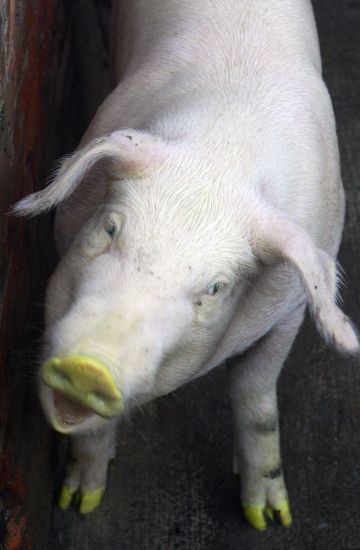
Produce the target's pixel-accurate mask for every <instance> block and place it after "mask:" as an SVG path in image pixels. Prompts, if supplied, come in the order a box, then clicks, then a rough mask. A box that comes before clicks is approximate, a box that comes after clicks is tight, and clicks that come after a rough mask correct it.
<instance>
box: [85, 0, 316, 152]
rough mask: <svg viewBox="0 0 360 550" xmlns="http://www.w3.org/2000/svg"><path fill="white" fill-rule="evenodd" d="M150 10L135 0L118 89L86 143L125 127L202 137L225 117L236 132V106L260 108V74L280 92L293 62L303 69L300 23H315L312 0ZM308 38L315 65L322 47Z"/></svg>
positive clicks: (167, 5) (155, 5)
mask: <svg viewBox="0 0 360 550" xmlns="http://www.w3.org/2000/svg"><path fill="white" fill-rule="evenodd" d="M239 3H240V4H242V5H243V7H242V9H239ZM148 6H149V4H147V5H144V2H142V1H140V0H132V3H131V16H130V18H129V20H128V21H127V23H126V25H125V28H124V29H121V30H120V31H119V34H123V35H124V39H123V42H125V43H126V47H124V52H125V55H123V57H124V60H123V62H122V64H121V63H119V62H118V63H117V65H118V67H121V69H120V68H118V74H117V79H118V80H120V84H119V85H118V86H117V87H116V89H115V90H114V91H113V93H112V94H110V96H109V97H108V98H107V100H106V101H105V102H104V104H103V105H102V106H101V108H100V109H99V115H101V116H96V117H95V119H94V121H93V123H92V124H91V126H90V128H89V129H88V131H87V132H86V134H85V136H84V138H83V143H86V142H87V141H89V140H90V139H92V138H94V137H98V136H100V135H103V134H105V133H108V132H111V131H114V130H116V129H119V128H121V127H129V128H142V129H149V130H152V131H153V132H154V133H157V134H159V135H162V136H163V137H165V138H168V139H176V138H177V139H184V138H185V139H186V138H187V137H188V138H189V139H190V140H191V139H192V138H195V139H197V138H198V139H201V138H202V136H204V135H208V134H209V130H212V129H213V131H214V134H216V133H219V132H218V128H217V127H216V124H215V122H216V121H217V119H219V117H220V115H221V117H223V118H224V119H225V120H226V116H227V112H229V113H231V116H229V120H226V127H227V128H228V130H229V131H232V129H234V131H235V130H236V129H237V128H238V127H239V120H238V119H236V116H235V114H236V113H235V111H234V102H236V103H237V104H238V106H239V108H241V104H244V105H249V98H250V99H251V100H252V101H254V102H255V101H256V102H257V103H258V101H259V99H258V98H259V95H260V94H261V90H259V78H258V75H259V73H261V74H262V79H261V80H262V82H264V85H266V84H267V80H266V78H265V79H264V78H263V76H264V73H267V74H268V75H269V82H270V81H274V79H275V80H276V81H277V90H279V83H280V87H281V82H282V79H283V80H284V84H285V82H286V78H287V71H286V67H287V66H288V64H292V65H293V64H294V63H296V62H297V60H299V61H300V63H301V65H302V66H303V65H304V61H303V55H304V53H303V52H304V46H303V42H304V36H302V35H303V34H306V31H304V30H303V27H304V24H301V22H302V23H304V21H307V23H308V24H309V23H310V24H311V21H312V17H311V12H310V11H309V3H308V1H307V0H303V1H299V0H287V1H286V2H285V1H284V0H267V2H266V9H264V1H263V0H252V1H251V2H249V1H248V0H224V1H223V2H213V1H212V0H211V1H210V0H202V1H196V2H194V1H189V0H184V1H182V2H178V1H175V0H167V1H164V0H161V1H159V0H153V1H152V3H151V9H149V7H148ZM308 34H309V36H308V37H307V40H306V42H307V44H308V49H309V60H313V64H314V65H317V64H319V61H318V57H317V44H314V43H313V42H314V41H313V38H312V36H311V32H309V33H308ZM259 36H261V40H259ZM122 46H123V44H122V45H119V46H118V52H119V55H118V56H117V57H118V58H119V57H120V56H121V55H122V49H123V48H122ZM300 52H301V55H300ZM240 60H241V62H240ZM310 64H311V63H310ZM292 72H293V71H292ZM250 104H251V102H250ZM204 106H206V109H205V108H204ZM239 116H240V114H239ZM210 122H211V124H210Z"/></svg>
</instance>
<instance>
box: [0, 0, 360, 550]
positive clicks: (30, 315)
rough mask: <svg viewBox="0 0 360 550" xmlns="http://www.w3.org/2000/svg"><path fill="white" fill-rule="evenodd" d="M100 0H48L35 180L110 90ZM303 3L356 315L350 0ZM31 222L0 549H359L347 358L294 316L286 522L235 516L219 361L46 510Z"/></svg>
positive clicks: (352, 372)
mask: <svg viewBox="0 0 360 550" xmlns="http://www.w3.org/2000/svg"><path fill="white" fill-rule="evenodd" d="M110 3H111V2H110V0H107V1H106V2H96V1H95V0H94V1H84V0H82V1H78V2H62V3H61V6H60V7H58V8H57V9H58V11H57V12H56V14H55V15H56V18H55V20H56V24H55V25H54V28H53V37H55V38H56V40H55V46H52V47H53V48H55V50H56V52H57V56H58V57H57V64H58V65H57V66H58V67H60V68H61V72H56V71H55V74H54V76H53V77H52V78H49V82H48V85H49V90H50V91H48V94H49V96H48V99H47V100H46V98H45V99H44V109H48V108H49V107H48V105H49V102H50V100H51V101H52V105H55V107H54V111H53V113H55V115H56V116H55V117H53V120H52V121H49V120H47V131H48V132H49V134H48V135H49V140H50V141H51V143H52V146H51V148H50V150H49V151H48V152H47V155H45V156H44V158H42V159H41V161H39V165H40V166H41V168H39V178H38V179H39V183H41V182H42V181H43V179H42V178H43V177H44V175H45V173H46V171H47V169H48V166H49V164H50V160H51V159H52V158H55V157H57V156H59V155H60V154H62V153H64V152H66V151H69V150H71V148H73V147H74V146H75V145H76V143H77V141H78V139H79V137H80V136H81V133H82V131H83V130H84V129H85V127H86V125H87V123H88V122H89V121H90V119H91V116H92V114H93V112H94V110H95V109H96V106H97V105H98V104H99V102H100V101H101V99H102V98H103V97H104V95H105V94H106V91H107V90H108V89H109V86H110V78H109V73H108V69H109V54H108V47H109V44H108V41H107V38H106V36H107V35H106V28H107V26H108V24H109V9H110ZM313 4H314V9H315V15H316V20H317V24H318V30H319V35H320V43H321V50H322V57H323V65H324V78H325V81H326V83H327V85H328V87H329V90H330V94H331V97H332V100H333V104H334V109H335V114H336V119H337V124H338V135H339V143H340V152H341V159H342V174H343V180H344V186H345V190H346V194H347V218H346V227H345V231H344V238H343V244H342V247H341V253H340V258H339V259H340V263H341V265H342V267H343V268H344V270H345V274H346V278H345V280H346V287H345V288H344V289H343V292H342V295H343V299H344V308H345V311H346V313H347V314H349V315H350V317H351V318H352V319H353V320H354V321H355V322H356V324H357V325H358V326H360V303H359V296H360V279H359V270H360V265H359V262H358V243H359V217H360V177H359V176H360V99H359V84H360V70H359V69H360V33H359V28H360V1H359V0H315V1H314V2H313ZM53 64H54V62H51V63H50V62H49V64H48V65H49V70H50V67H51V66H53ZM59 74H60V75H61V78H59V77H57V75H59ZM59 82H61V86H60V84H59ZM55 84H56V86H57V87H58V93H57V95H56V97H55V98H54V94H53V86H54V85H55ZM0 97H1V96H0ZM49 98H50V99H49ZM51 98H52V99H51ZM31 223H32V225H31V227H32V228H33V229H32V230H28V234H26V239H28V241H26V240H25V243H28V242H30V247H29V246H27V257H28V261H29V265H30V268H29V273H30V274H29V280H28V286H29V293H28V294H29V299H28V305H27V306H26V307H25V308H24V306H23V304H22V308H21V309H22V310H24V309H25V311H24V315H26V318H25V321H24V320H22V321H21V322H20V321H19V323H18V325H17V326H16V330H15V329H14V333H15V337H14V341H13V342H12V345H11V350H10V351H9V354H8V358H7V363H6V365H7V366H6V368H7V369H8V370H9V369H10V370H11V375H9V376H10V380H11V384H10V385H11V386H12V388H13V389H12V395H13V399H12V400H11V402H10V404H9V411H8V416H7V417H6V423H5V426H4V428H3V440H4V441H5V444H4V452H3V464H2V480H3V486H2V492H1V494H0V498H2V502H3V507H2V514H1V518H2V519H1V520H0V532H1V527H2V528H3V548H8V549H9V548H10V550H16V548H32V549H36V550H48V549H49V550H50V549H51V550H60V549H64V550H65V549H66V550H69V549H70V548H71V549H72V548H74V549H80V548H81V549H82V550H95V549H96V550H108V549H110V548H111V549H116V550H117V549H121V550H130V549H131V550H143V549H144V550H160V549H161V550H175V549H178V550H183V549H184V550H185V549H191V550H200V549H206V550H235V549H245V550H261V549H267V550H302V549H309V550H322V549H324V550H335V549H336V550H343V549H354V550H360V537H359V531H360V519H359V510H360V444H359V443H360V399H359V393H360V361H359V359H358V358H344V357H342V356H340V355H338V354H337V353H335V352H333V351H331V350H329V349H328V348H327V347H326V346H325V344H324V343H323V342H322V341H321V340H320V338H319V336H318V335H317V333H316V332H315V329H314V326H313V324H312V322H311V321H309V320H308V319H307V320H306V322H305V324H304V326H303V329H302V331H301V334H300V335H299V337H298V339H297V341H296V343H295V346H294V348H293V351H292V353H291V355H290V357H289V359H288V361H287V362H286V365H285V368H284V371H283V373H282V375H281V379H280V383H279V401H280V411H281V424H282V432H281V433H282V450H283V460H284V469H285V475H286V480H287V486H288V490H289V494H290V502H291V505H292V511H293V516H294V523H293V526H292V527H291V528H289V529H286V528H284V527H280V526H277V525H273V526H269V527H268V530H267V531H266V532H264V533H260V532H257V531H255V530H252V529H251V528H250V527H249V526H248V525H247V524H246V523H245V521H244V519H243V517H242V513H241V508H240V503H239V487H238V481H237V480H236V478H234V477H233V475H232V473H231V459H232V418H231V413H230V407H229V402H228V398H227V395H226V383H225V382H226V378H225V372H224V369H223V368H219V369H217V370H216V371H214V372H213V373H210V374H209V375H207V376H206V377H204V378H203V379H201V380H198V381H196V382H194V383H191V384H189V385H188V386H186V387H183V388H182V389H180V390H179V391H177V392H175V393H174V394H172V395H169V396H167V397H166V398H162V399H158V400H156V401H155V402H153V403H152V404H151V405H150V406H149V407H146V408H144V409H143V410H141V411H138V412H137V413H136V414H135V415H134V416H133V417H132V418H131V419H130V421H129V422H127V424H126V425H124V426H121V427H120V429H119V436H118V453H117V459H116V461H115V464H114V466H113V467H112V469H111V472H110V475H109V481H108V488H107V492H106V494H105V497H104V500H103V503H102V505H101V507H100V508H99V509H98V510H97V511H96V512H94V513H93V514H91V515H89V516H87V517H81V516H80V515H79V514H78V513H77V512H76V511H75V510H74V509H72V510H69V511H67V512H62V511H61V510H59V509H58V508H57V507H56V499H57V497H58V492H59V489H60V486H61V480H62V476H63V469H64V464H65V459H66V452H67V444H68V441H67V439H66V438H63V437H61V436H59V435H57V434H55V433H54V432H52V431H51V430H50V429H49V428H48V427H47V426H46V424H45V422H44V420H43V417H42V413H41V412H40V410H39V406H38V403H37V397H36V391H35V384H34V369H35V368H36V357H37V349H38V341H39V336H40V335H41V326H42V321H41V318H42V317H41V310H42V300H43V289H44V285H45V281H46V279H47V276H48V273H49V272H50V271H51V269H52V266H53V262H54V261H55V259H54V252H53V245H52V240H51V239H50V237H49V224H51V220H49V219H47V218H43V219H41V220H40V222H31ZM10 370H9V372H10ZM8 449H10V450H11V453H10V454H7V453H8ZM4 472H5V473H4ZM11 545H12V546H11ZM0 548H1V539H0Z"/></svg>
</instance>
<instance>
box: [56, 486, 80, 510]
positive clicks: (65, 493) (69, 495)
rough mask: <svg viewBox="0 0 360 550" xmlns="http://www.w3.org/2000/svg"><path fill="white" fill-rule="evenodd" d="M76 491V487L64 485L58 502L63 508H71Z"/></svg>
mask: <svg viewBox="0 0 360 550" xmlns="http://www.w3.org/2000/svg"><path fill="white" fill-rule="evenodd" d="M75 493H76V489H74V487H69V486H68V485H63V486H62V488H61V492H60V496H59V502H58V504H59V507H60V508H61V509H62V510H67V509H68V508H69V506H70V504H71V501H72V499H73V496H74V494H75Z"/></svg>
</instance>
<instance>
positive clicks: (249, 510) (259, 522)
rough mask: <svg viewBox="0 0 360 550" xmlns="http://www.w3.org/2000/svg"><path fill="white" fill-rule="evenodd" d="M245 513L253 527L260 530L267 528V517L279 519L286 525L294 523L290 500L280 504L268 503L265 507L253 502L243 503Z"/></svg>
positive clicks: (272, 519) (273, 519)
mask: <svg viewBox="0 0 360 550" xmlns="http://www.w3.org/2000/svg"><path fill="white" fill-rule="evenodd" d="M243 510H244V515H245V518H246V519H247V521H248V522H249V523H250V525H251V526H252V527H254V528H255V529H258V530H259V531H264V530H265V529H266V517H268V518H269V519H270V520H271V521H275V520H276V521H278V522H279V523H280V524H281V525H283V526H284V527H289V525H291V523H292V516H291V511H290V505H289V501H288V500H284V502H282V503H281V504H280V505H278V506H276V507H275V506H271V505H269V504H268V505H267V506H266V507H265V508H263V507H262V506H258V505H253V504H243Z"/></svg>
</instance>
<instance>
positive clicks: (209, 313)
mask: <svg viewBox="0 0 360 550" xmlns="http://www.w3.org/2000/svg"><path fill="white" fill-rule="evenodd" d="M221 311H222V307H221V304H220V303H219V301H218V300H216V299H212V298H207V297H204V298H202V300H201V305H200V303H199V304H197V309H196V311H195V323H196V324H198V325H200V326H201V325H202V326H204V327H209V326H211V325H213V324H214V323H216V322H217V319H218V317H219V315H221Z"/></svg>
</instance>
